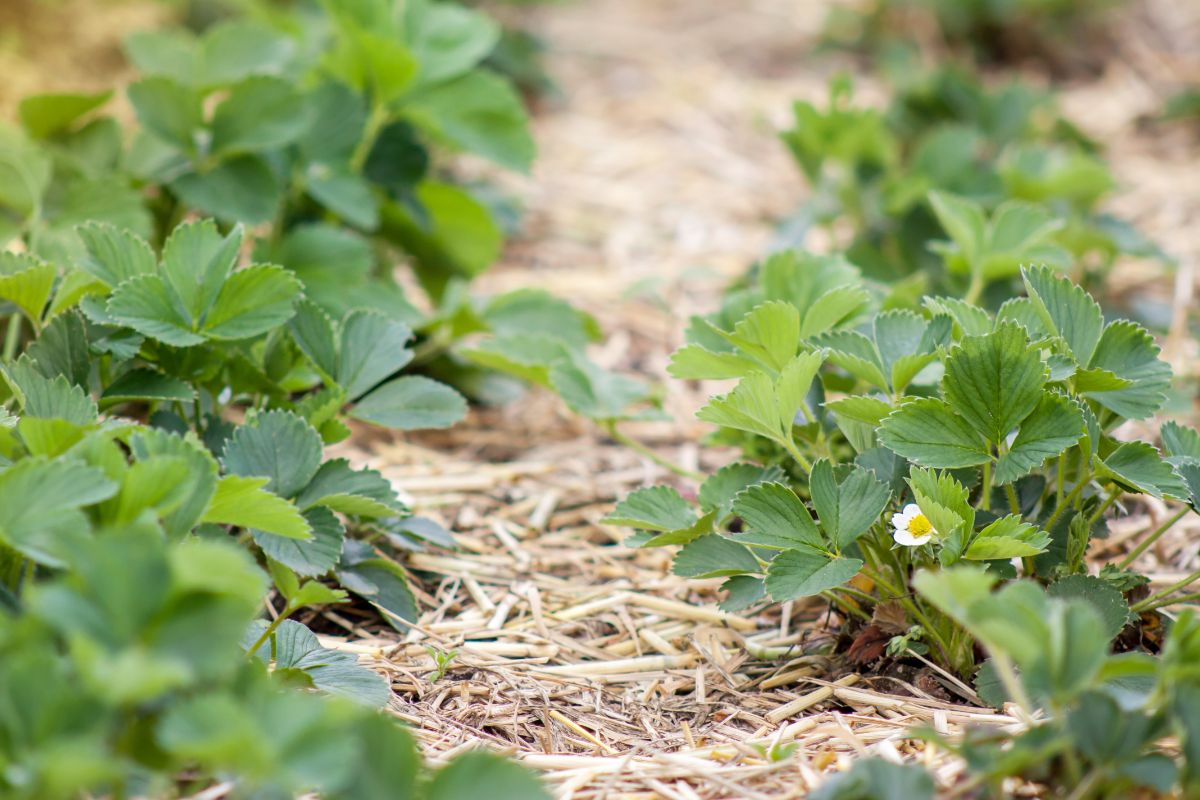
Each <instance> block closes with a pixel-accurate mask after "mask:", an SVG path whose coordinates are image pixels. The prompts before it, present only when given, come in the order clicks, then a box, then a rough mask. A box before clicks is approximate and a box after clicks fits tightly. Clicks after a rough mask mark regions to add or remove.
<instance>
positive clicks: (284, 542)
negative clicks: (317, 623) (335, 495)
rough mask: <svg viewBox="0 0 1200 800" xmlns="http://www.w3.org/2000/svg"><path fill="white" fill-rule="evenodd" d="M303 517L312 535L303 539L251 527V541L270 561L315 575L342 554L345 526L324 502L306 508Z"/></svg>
mask: <svg viewBox="0 0 1200 800" xmlns="http://www.w3.org/2000/svg"><path fill="white" fill-rule="evenodd" d="M304 519H305V520H306V521H307V522H308V525H309V527H310V528H311V529H312V534H313V536H312V538H311V539H309V540H307V541H304V540H300V539H288V538H285V537H283V536H273V535H271V534H269V533H263V532H262V531H257V530H256V531H253V534H254V543H255V544H257V545H258V546H259V547H260V548H262V551H263V552H264V553H265V554H266V555H267V557H268V558H270V559H271V560H273V561H278V562H279V563H280V564H283V565H284V566H286V567H288V568H289V569H291V570H292V571H293V572H295V573H296V574H297V575H303V576H305V577H310V578H315V577H317V576H319V575H324V574H326V573H328V572H329V571H330V570H332V569H333V568H334V566H336V565H337V563H338V559H339V558H340V557H341V555H342V541H343V540H344V539H345V538H346V529H345V528H344V527H343V526H342V523H341V522H340V521H339V520H338V518H337V517H336V516H335V515H334V513H333V512H332V511H330V510H329V509H328V508H325V507H324V506H316V507H314V508H309V509H308V510H307V511H305V512H304Z"/></svg>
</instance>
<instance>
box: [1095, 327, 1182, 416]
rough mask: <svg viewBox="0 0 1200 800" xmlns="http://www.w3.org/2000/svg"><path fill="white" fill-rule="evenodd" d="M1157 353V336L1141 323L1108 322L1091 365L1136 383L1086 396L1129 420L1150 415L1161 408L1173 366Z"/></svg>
mask: <svg viewBox="0 0 1200 800" xmlns="http://www.w3.org/2000/svg"><path fill="white" fill-rule="evenodd" d="M1158 354H1159V347H1158V345H1157V344H1155V342H1154V337H1152V336H1151V335H1150V334H1149V332H1148V331H1146V329H1145V328H1143V327H1142V326H1141V325H1138V324H1137V323H1135V322H1129V321H1128V320H1118V321H1116V322H1113V323H1111V324H1109V326H1108V327H1106V328H1105V329H1104V333H1103V334H1102V335H1101V337H1100V342H1099V343H1098V344H1097V345H1096V352H1095V354H1094V355H1093V356H1092V360H1091V363H1089V364H1088V366H1090V367H1093V368H1096V369H1104V370H1108V371H1109V372H1111V373H1113V374H1114V375H1116V376H1117V377H1119V378H1124V379H1126V380H1129V381H1132V382H1133V384H1132V385H1131V386H1128V387H1126V388H1124V389H1117V390H1115V391H1104V392H1089V393H1088V394H1087V396H1088V397H1090V398H1091V399H1093V400H1095V401H1096V402H1097V403H1099V404H1100V405H1102V406H1104V407H1105V408H1107V409H1109V410H1110V411H1113V412H1114V413H1116V414H1119V415H1120V416H1122V417H1126V418H1127V419H1145V418H1146V417H1149V416H1150V415H1152V414H1153V413H1154V412H1156V411H1158V409H1159V408H1161V407H1162V404H1163V403H1164V402H1165V401H1166V394H1165V392H1166V390H1167V388H1168V387H1169V386H1170V384H1171V367H1170V365H1168V364H1167V363H1166V362H1165V361H1162V360H1161V359H1159V357H1158Z"/></svg>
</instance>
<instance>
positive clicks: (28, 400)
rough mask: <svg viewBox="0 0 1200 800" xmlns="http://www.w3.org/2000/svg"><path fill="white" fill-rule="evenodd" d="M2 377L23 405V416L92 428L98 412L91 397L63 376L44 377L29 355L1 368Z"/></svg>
mask: <svg viewBox="0 0 1200 800" xmlns="http://www.w3.org/2000/svg"><path fill="white" fill-rule="evenodd" d="M0 375H3V376H4V378H5V379H6V381H7V382H8V384H9V386H10V387H11V388H12V390H13V394H15V395H16V396H17V400H18V402H19V403H20V405H21V416H23V417H39V418H42V419H64V420H67V421H68V422H71V423H74V424H75V425H90V424H91V423H93V422H95V421H96V418H97V416H98V415H99V411H98V410H97V408H96V402H95V401H94V400H92V398H91V395H89V394H88V393H87V392H86V391H84V389H83V387H81V386H75V385H73V384H71V383H70V382H69V381H67V379H66V378H64V377H63V376H62V375H56V376H55V377H54V378H47V377H46V376H44V375H43V374H42V373H41V372H40V371H39V370H38V369H37V367H36V366H35V365H34V364H33V362H32V361H31V360H30V359H29V357H28V356H21V358H19V359H18V360H17V361H16V362H15V363H12V364H8V365H7V366H2V365H0Z"/></svg>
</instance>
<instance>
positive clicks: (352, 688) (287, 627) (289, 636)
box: [245, 619, 391, 708]
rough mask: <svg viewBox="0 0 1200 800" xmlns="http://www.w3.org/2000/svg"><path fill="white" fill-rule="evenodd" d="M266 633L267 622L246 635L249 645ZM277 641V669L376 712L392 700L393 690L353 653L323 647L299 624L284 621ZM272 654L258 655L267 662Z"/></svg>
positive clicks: (269, 650)
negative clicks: (301, 675) (293, 672)
mask: <svg viewBox="0 0 1200 800" xmlns="http://www.w3.org/2000/svg"><path fill="white" fill-rule="evenodd" d="M265 629H266V623H265V622H262V621H259V622H257V623H255V624H254V625H253V626H252V627H251V628H250V630H249V631H247V633H246V639H245V641H246V643H247V645H250V644H253V642H254V640H255V639H257V638H258V637H259V636H260V635H261V634H262V632H263V631H264V630H265ZM273 638H274V640H275V647H274V648H273V649H274V656H275V668H276V669H280V670H299V671H301V672H303V673H304V674H305V675H307V676H308V677H309V678H310V679H311V680H312V683H313V686H315V687H316V688H318V689H320V690H322V691H325V692H329V693H330V694H336V695H340V696H342V697H347V698H349V699H351V700H354V701H355V702H359V703H362V704H364V705H367V706H372V707H374V708H380V707H382V706H384V705H386V704H387V701H388V698H389V697H391V688H390V687H389V686H388V684H387V682H386V681H384V679H383V677H382V676H381V675H379V674H378V673H377V672H375V671H373V670H371V669H370V668H369V667H365V666H362V665H360V664H359V663H358V657H357V656H355V655H354V654H353V653H344V652H342V651H340V650H330V649H328V648H324V647H321V643H320V642H319V641H318V640H317V637H316V636H315V635H314V634H313V632H312V631H310V630H309V629H308V628H306V627H304V626H303V625H301V624H300V623H299V622H296V621H294V620H290V619H289V620H284V621H283V622H282V623H280V625H279V627H278V628H277V629H276V631H275V633H274V634H273ZM270 654H271V648H261V649H260V650H259V651H258V653H256V655H258V656H259V657H260V658H264V659H265V658H269V657H270Z"/></svg>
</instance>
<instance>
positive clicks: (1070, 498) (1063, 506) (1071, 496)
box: [1042, 475, 1092, 530]
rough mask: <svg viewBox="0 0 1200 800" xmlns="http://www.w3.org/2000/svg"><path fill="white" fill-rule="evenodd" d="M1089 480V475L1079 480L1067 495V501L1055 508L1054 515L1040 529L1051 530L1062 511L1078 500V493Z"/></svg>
mask: <svg viewBox="0 0 1200 800" xmlns="http://www.w3.org/2000/svg"><path fill="white" fill-rule="evenodd" d="M1091 480H1092V476H1091V475H1088V476H1087V477H1086V478H1081V479H1080V480H1079V482H1078V483H1076V484H1075V488H1074V489H1072V490H1071V493H1070V494H1069V495H1067V499H1066V500H1063V501H1062V502H1061V503H1059V504H1058V505H1057V506H1055V508H1054V513H1053V514H1051V515H1050V519H1048V520H1046V522H1045V523H1044V524H1043V525H1042V527H1043V528H1044V529H1046V530H1050V529H1051V528H1053V527H1054V523H1056V522H1058V518H1059V517H1061V516H1062V513H1063V511H1065V510H1066V509H1067V508H1069V507H1070V506H1072V505H1074V503H1075V501H1076V500H1077V499H1079V495H1080V493H1082V492H1083V487H1085V486H1087V485H1088V483H1089V482H1090V481H1091Z"/></svg>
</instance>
